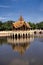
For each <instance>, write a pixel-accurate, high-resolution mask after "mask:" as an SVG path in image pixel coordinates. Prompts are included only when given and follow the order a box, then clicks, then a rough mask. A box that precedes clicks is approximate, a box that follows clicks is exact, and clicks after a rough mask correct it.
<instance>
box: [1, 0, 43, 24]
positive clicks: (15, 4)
mask: <svg viewBox="0 0 43 65" xmlns="http://www.w3.org/2000/svg"><path fill="white" fill-rule="evenodd" d="M20 16H23V18H24V20H25V21H27V22H29V21H30V22H33V23H37V22H40V21H43V0H0V21H3V22H4V21H8V20H13V21H17V20H18V19H19V17H20Z"/></svg>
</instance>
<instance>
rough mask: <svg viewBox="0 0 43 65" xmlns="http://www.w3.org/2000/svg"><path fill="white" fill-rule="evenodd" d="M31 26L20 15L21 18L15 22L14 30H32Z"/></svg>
mask: <svg viewBox="0 0 43 65" xmlns="http://www.w3.org/2000/svg"><path fill="white" fill-rule="evenodd" d="M30 29H31V27H30V25H29V23H27V22H25V21H24V19H23V18H22V16H20V18H19V20H18V21H17V22H15V23H13V30H30Z"/></svg>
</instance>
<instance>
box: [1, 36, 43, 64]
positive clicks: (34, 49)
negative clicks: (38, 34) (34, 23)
mask: <svg viewBox="0 0 43 65" xmlns="http://www.w3.org/2000/svg"><path fill="white" fill-rule="evenodd" d="M0 65H43V38H34V37H33V38H31V37H30V38H20V39H12V38H0Z"/></svg>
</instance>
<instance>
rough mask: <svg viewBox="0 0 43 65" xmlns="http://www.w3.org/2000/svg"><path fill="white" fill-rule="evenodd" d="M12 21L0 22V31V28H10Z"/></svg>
mask: <svg viewBox="0 0 43 65" xmlns="http://www.w3.org/2000/svg"><path fill="white" fill-rule="evenodd" d="M13 22H14V21H7V22H3V23H2V22H0V31H1V30H6V31H7V30H12V28H13V27H12V23H13Z"/></svg>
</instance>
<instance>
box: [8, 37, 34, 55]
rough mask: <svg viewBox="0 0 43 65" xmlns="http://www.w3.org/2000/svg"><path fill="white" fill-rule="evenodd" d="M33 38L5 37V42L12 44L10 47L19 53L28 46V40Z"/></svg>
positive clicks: (22, 52)
mask: <svg viewBox="0 0 43 65" xmlns="http://www.w3.org/2000/svg"><path fill="white" fill-rule="evenodd" d="M33 40H34V38H20V39H18V38H17V39H13V38H7V42H8V44H10V45H11V46H12V49H13V50H14V51H16V52H19V53H20V54H21V55H22V54H24V52H25V51H26V50H27V49H28V48H29V47H30V42H32V41H33Z"/></svg>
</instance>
